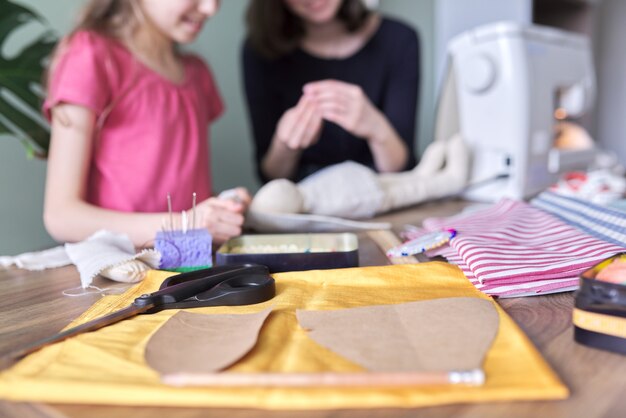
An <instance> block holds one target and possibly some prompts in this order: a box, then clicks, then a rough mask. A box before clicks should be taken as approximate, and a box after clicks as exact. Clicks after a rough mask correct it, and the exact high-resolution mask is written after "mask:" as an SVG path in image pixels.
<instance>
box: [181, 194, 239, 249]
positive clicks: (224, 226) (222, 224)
mask: <svg viewBox="0 0 626 418" xmlns="http://www.w3.org/2000/svg"><path fill="white" fill-rule="evenodd" d="M246 194H247V192H246ZM246 207H247V204H245V203H243V202H236V201H235V200H233V199H220V198H216V197H210V198H208V199H206V200H204V201H203V202H201V203H200V204H198V205H197V206H196V225H197V228H206V229H208V230H209V232H210V233H211V235H212V236H213V242H215V243H217V244H221V243H224V242H226V241H228V240H229V239H230V238H232V237H236V236H239V235H241V228H242V226H243V221H244V216H243V212H244V211H245V209H246ZM188 215H189V219H191V217H192V216H193V215H192V213H191V211H188Z"/></svg>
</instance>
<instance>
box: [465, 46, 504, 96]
mask: <svg viewBox="0 0 626 418" xmlns="http://www.w3.org/2000/svg"><path fill="white" fill-rule="evenodd" d="M461 68H462V74H463V84H464V85H465V88H467V90H468V91H470V92H471V93H474V94H482V93H485V92H486V91H487V90H489V88H490V87H491V86H492V85H493V83H494V82H495V81H496V66H495V64H494V62H493V60H492V59H491V58H490V57H489V56H488V55H486V54H477V55H473V56H471V57H470V58H468V59H467V60H465V62H463V63H462V64H461Z"/></svg>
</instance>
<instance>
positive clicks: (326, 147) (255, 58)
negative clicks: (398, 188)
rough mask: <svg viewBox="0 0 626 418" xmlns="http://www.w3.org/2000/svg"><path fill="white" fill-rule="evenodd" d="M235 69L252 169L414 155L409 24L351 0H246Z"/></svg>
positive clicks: (270, 172) (391, 162) (413, 42)
mask: <svg viewBox="0 0 626 418" xmlns="http://www.w3.org/2000/svg"><path fill="white" fill-rule="evenodd" d="M247 19H248V39H247V41H246V43H245V45H244V49H243V71H244V80H245V88H246V96H247V101H248V109H249V112H250V117H251V121H252V128H253V134H254V140H255V145H256V163H257V169H258V173H259V176H260V178H261V179H262V180H263V181H264V182H265V181H268V180H271V179H274V178H289V179H292V180H295V181H299V180H301V179H302V178H304V177H306V176H308V175H309V174H311V173H313V172H315V171H317V170H319V169H321V168H323V167H325V166H328V165H331V164H336V163H340V162H343V161H346V160H352V161H356V162H359V163H361V164H364V165H367V166H369V167H371V168H373V169H375V170H376V171H379V172H394V171H403V170H406V169H409V168H411V167H412V166H413V165H414V164H415V159H414V153H413V150H414V147H413V142H414V137H415V116H416V106H417V93H418V82H419V44H418V37H417V33H416V32H415V31H414V30H413V29H411V28H410V27H408V26H406V25H405V24H403V23H400V22H398V21H395V20H391V19H388V18H383V17H381V16H379V15H378V14H375V13H372V12H370V11H369V10H368V9H367V8H365V7H364V6H363V4H362V3H361V1H360V0H252V2H251V3H250V7H249V9H248V16H247Z"/></svg>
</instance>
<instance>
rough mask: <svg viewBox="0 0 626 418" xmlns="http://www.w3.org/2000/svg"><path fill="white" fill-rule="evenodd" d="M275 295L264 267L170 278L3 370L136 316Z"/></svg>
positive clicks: (8, 359)
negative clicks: (125, 306) (57, 344)
mask: <svg viewBox="0 0 626 418" xmlns="http://www.w3.org/2000/svg"><path fill="white" fill-rule="evenodd" d="M275 295H276V287H275V283H274V279H273V278H272V277H271V276H270V275H269V270H268V268H267V267H265V266H261V265H256V264H242V265H228V266H220V267H213V268H209V269H203V270H197V271H192V272H188V273H182V274H178V275H175V276H172V277H169V278H167V279H166V280H165V281H164V282H163V283H162V284H161V287H160V288H159V290H158V291H156V292H153V293H149V294H145V295H141V296H139V297H138V298H137V299H135V300H134V301H133V303H131V304H130V306H128V307H127V308H124V309H121V310H119V311H117V312H113V313H111V314H108V315H105V316H102V317H100V318H96V319H94V320H92V321H89V322H86V323H84V324H82V325H78V326H76V327H74V328H70V329H68V330H66V331H63V332H60V333H58V334H56V335H53V336H51V337H48V338H44V339H41V340H39V341H36V342H34V343H32V344H29V345H27V346H25V347H23V348H20V349H17V350H14V351H11V352H9V353H8V354H6V355H4V356H3V357H2V359H1V361H0V370H2V369H4V368H6V367H8V366H10V365H11V364H12V363H13V362H15V361H16V360H19V359H20V358H22V357H24V356H26V355H27V354H30V353H32V352H34V351H37V350H39V349H40V348H43V347H45V346H47V345H50V344H53V343H56V342H59V341H63V340H65V339H68V338H70V337H73V336H75V335H78V334H82V333H84V332H90V331H95V330H97V329H100V328H103V327H106V326H108V325H111V324H114V323H116V322H119V321H122V320H124V319H127V318H131V317H133V316H135V315H139V314H152V313H155V312H159V311H162V310H164V309H179V308H195V307H201V306H236V305H251V304H255V303H261V302H265V301H267V300H269V299H271V298H273V297H274V296H275Z"/></svg>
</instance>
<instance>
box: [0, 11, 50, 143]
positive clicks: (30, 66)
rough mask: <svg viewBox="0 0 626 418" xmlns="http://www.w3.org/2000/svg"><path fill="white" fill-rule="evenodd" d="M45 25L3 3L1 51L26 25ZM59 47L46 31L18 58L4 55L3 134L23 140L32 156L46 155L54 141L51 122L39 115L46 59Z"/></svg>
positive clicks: (0, 79)
mask: <svg viewBox="0 0 626 418" xmlns="http://www.w3.org/2000/svg"><path fill="white" fill-rule="evenodd" d="M33 21H40V22H43V19H41V18H40V17H39V16H38V15H37V14H35V13H34V12H32V11H31V10H29V9H27V8H25V7H23V6H20V5H17V4H15V3H13V2H11V1H9V0H0V51H2V50H3V48H4V44H5V42H6V41H7V39H8V38H9V36H10V35H11V33H12V32H13V31H14V30H16V29H18V28H19V27H21V26H22V25H24V24H27V23H31V22H33ZM55 44H56V37H55V36H54V34H53V33H52V32H51V31H46V32H45V33H43V34H42V35H40V36H39V37H38V38H37V39H35V40H34V41H33V42H31V43H30V44H29V45H26V46H25V47H24V48H23V49H22V50H21V51H19V53H18V54H17V55H16V56H15V57H12V58H10V57H6V56H4V55H2V54H0V115H2V118H5V120H4V121H3V120H2V118H0V133H3V134H10V135H11V136H13V137H16V138H17V139H19V140H20V141H22V142H23V143H24V144H25V145H26V148H27V151H28V152H29V153H33V152H34V153H36V154H39V155H45V154H47V151H48V146H49V142H50V129H49V127H48V124H47V123H44V122H42V120H41V118H38V117H37V116H34V115H38V114H39V113H40V106H41V103H42V100H43V97H41V96H40V95H39V94H38V93H37V91H38V90H41V79H42V75H43V72H44V60H45V58H46V57H48V56H49V55H50V53H51V52H52V50H53V48H54V46H55Z"/></svg>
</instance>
